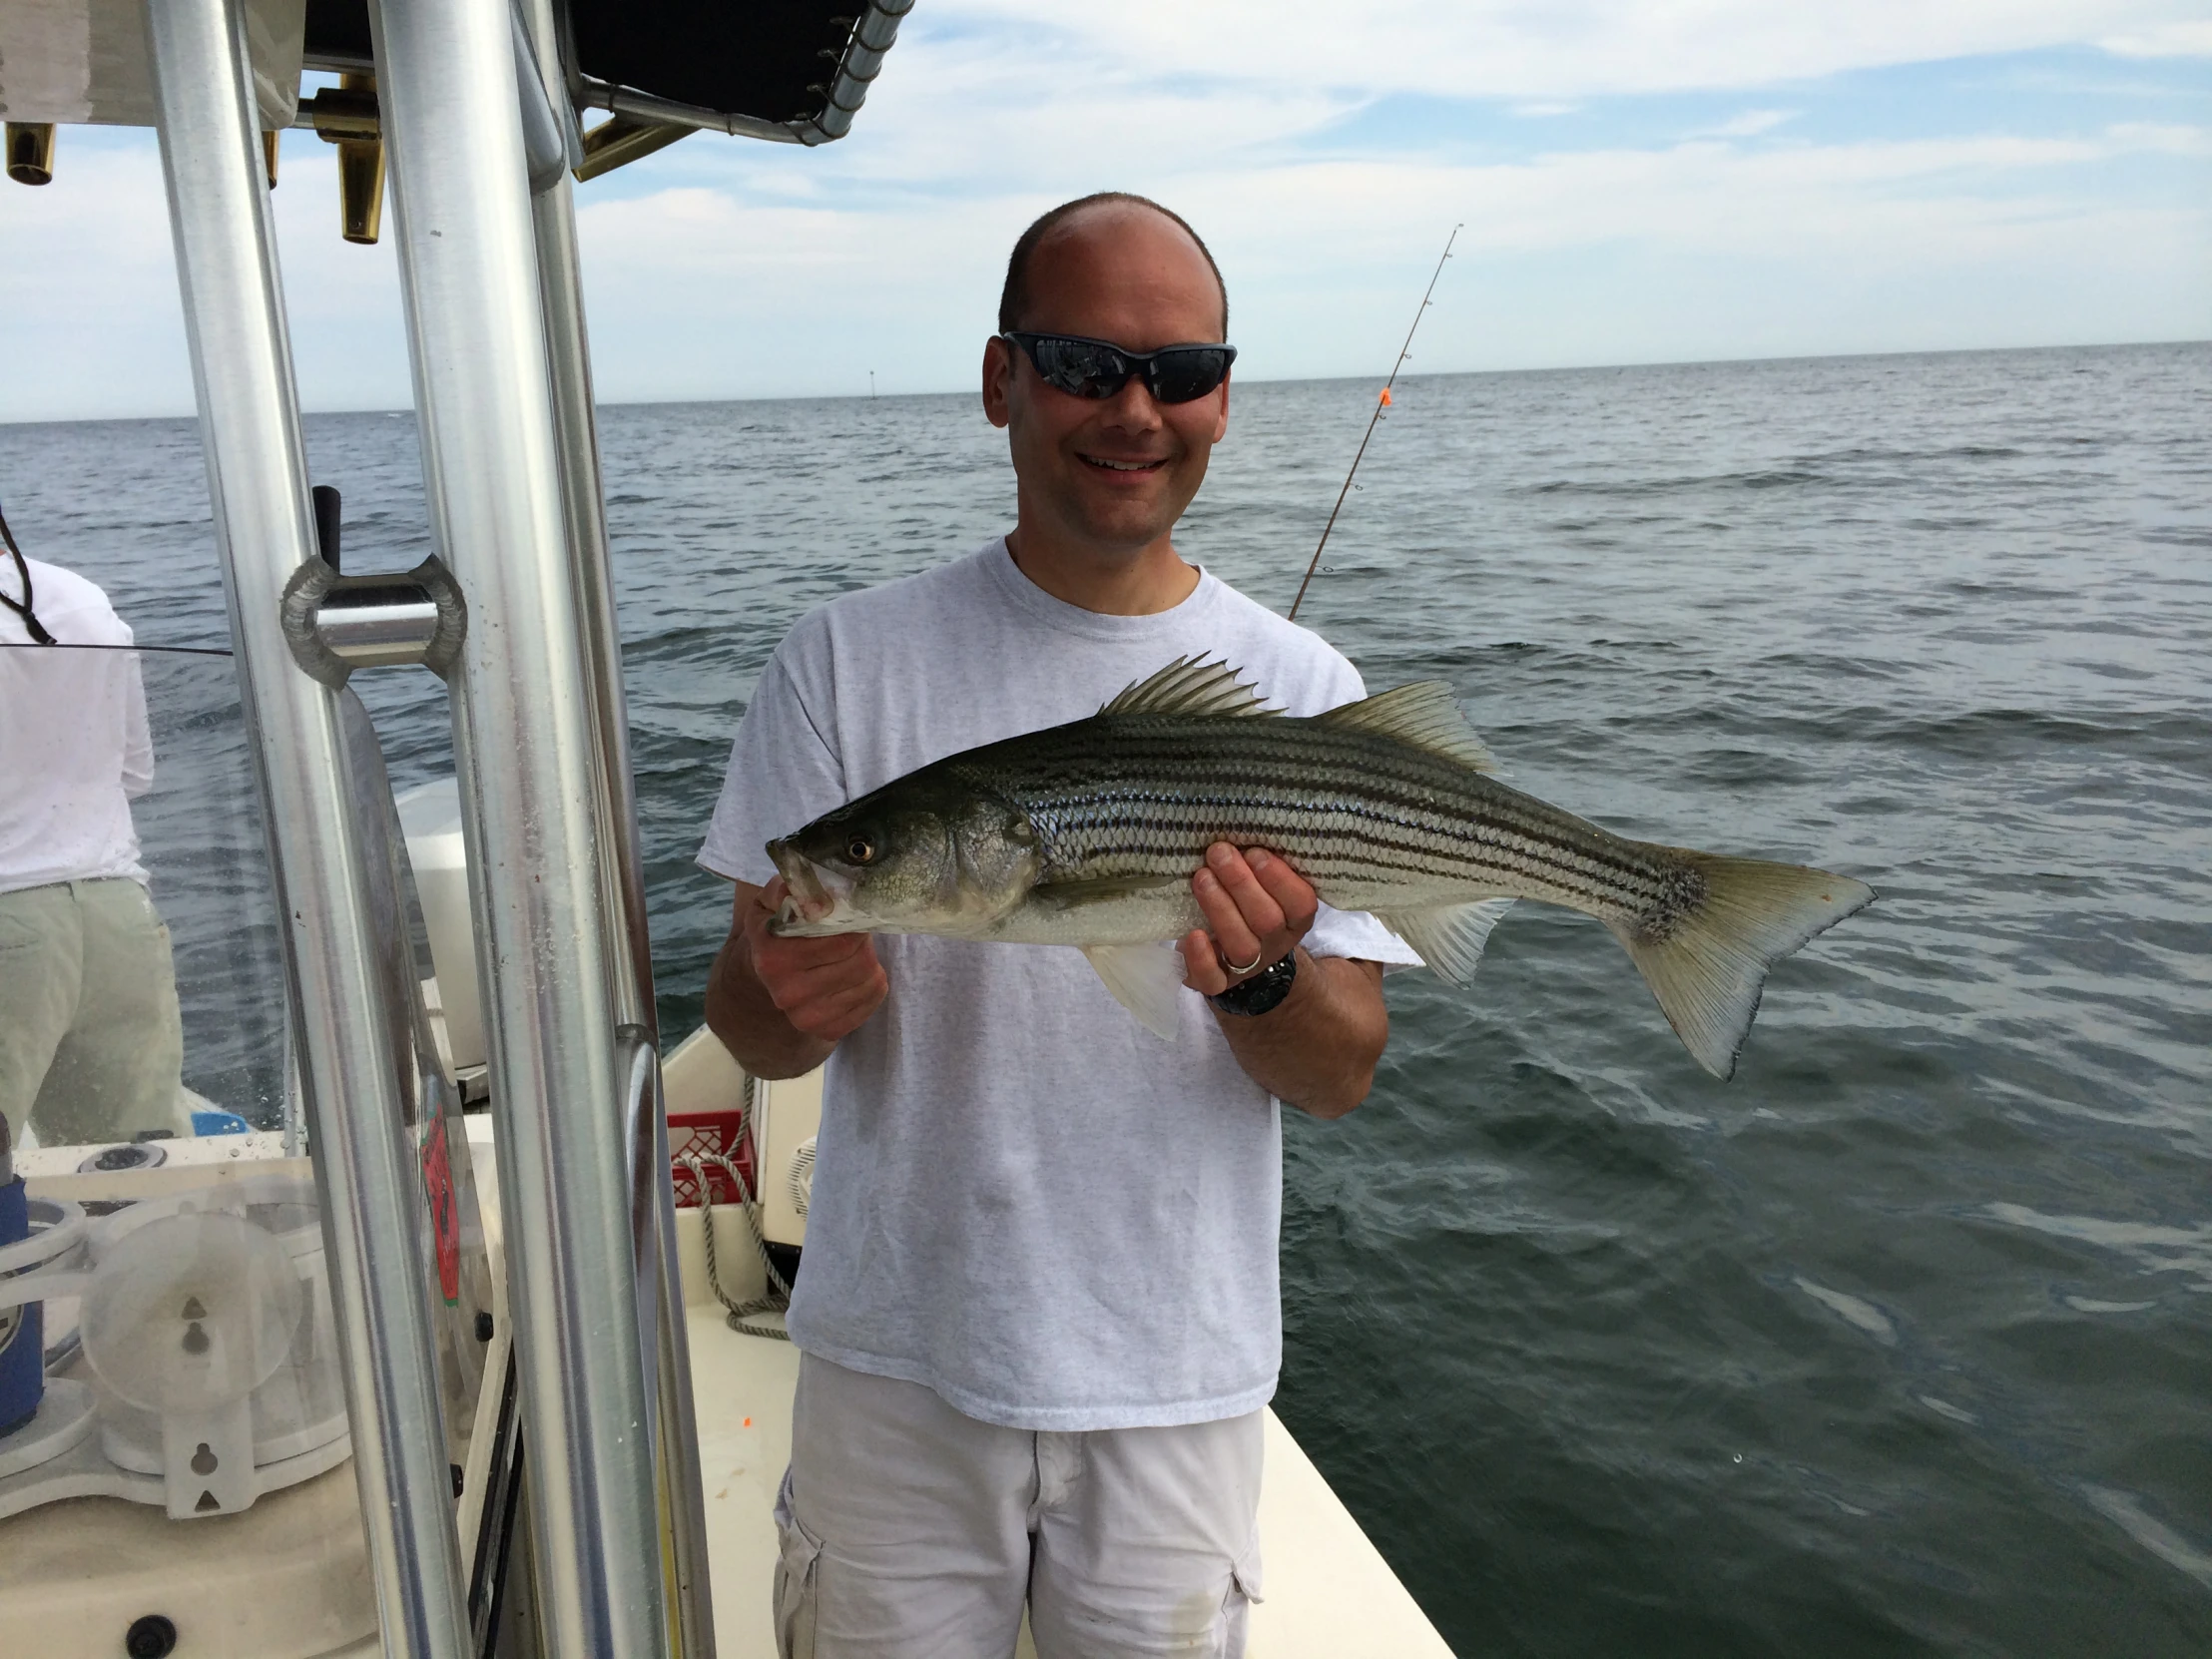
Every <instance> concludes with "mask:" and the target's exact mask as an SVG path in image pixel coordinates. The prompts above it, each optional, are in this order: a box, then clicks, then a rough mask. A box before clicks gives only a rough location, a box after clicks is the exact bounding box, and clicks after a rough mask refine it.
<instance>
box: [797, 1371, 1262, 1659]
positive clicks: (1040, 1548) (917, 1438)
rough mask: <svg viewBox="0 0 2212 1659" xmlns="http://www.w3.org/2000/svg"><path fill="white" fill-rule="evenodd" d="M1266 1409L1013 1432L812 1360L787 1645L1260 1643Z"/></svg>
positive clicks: (953, 1652) (946, 1657)
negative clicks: (1252, 1627)
mask: <svg viewBox="0 0 2212 1659" xmlns="http://www.w3.org/2000/svg"><path fill="white" fill-rule="evenodd" d="M1262 1434H1263V1427H1262V1414H1261V1413H1260V1412H1258V1411H1253V1412H1250V1413H1248V1414H1246V1415H1244V1416H1241V1417H1229V1418H1226V1419H1224V1420H1222V1421H1220V1422H1194V1423H1186V1424H1183V1425H1181V1426H1179V1427H1173V1428H1102V1429H1095V1430H1093V1431H1091V1432H1089V1433H1047V1432H1032V1431H1030V1430H1028V1429H1021V1428H1000V1427H997V1426H995V1425H994V1424H991V1423H986V1422H977V1421H976V1420H975V1419H974V1418H972V1417H966V1416H962V1415H961V1414H960V1413H959V1412H958V1411H955V1410H954V1409H953V1408H952V1407H951V1406H949V1405H947V1404H946V1403H945V1402H944V1401H943V1400H941V1399H939V1398H938V1397H937V1396H936V1395H935V1394H933V1393H931V1392H930V1391H929V1390H928V1389H927V1388H924V1387H921V1386H919V1385H918V1384H916V1383H899V1382H894V1381H893V1380H891V1379H889V1378H884V1377H868V1376H864V1375H863V1374H861V1373H859V1372H855V1371H846V1370H844V1369H843V1368H842V1367H839V1366H833V1365H831V1364H830V1362H829V1361H827V1360H823V1359H820V1358H818V1357H817V1356H815V1355H812V1354H809V1355H804V1356H802V1357H801V1360H800V1367H799V1395H798V1398H797V1399H796V1400H795V1401H794V1402H793V1420H792V1463H791V1469H790V1471H789V1472H788V1473H787V1474H786V1475H785V1476H784V1489H783V1493H782V1495H781V1496H780V1498H779V1499H778V1501H777V1505H776V1523H777V1527H778V1530H779V1531H780V1532H781V1533H782V1535H783V1555H782V1559H781V1561H780V1562H779V1563H778V1565H777V1570H776V1631H777V1651H778V1652H779V1653H780V1654H781V1655H782V1656H783V1659H924V1656H926V1659H1009V1656H1010V1655H1011V1654H1012V1653H1013V1651H1014V1641H1015V1638H1016V1636H1017V1635H1018V1634H1019V1632H1020V1629H1021V1614H1022V1606H1023V1603H1024V1601H1026V1602H1027V1604H1028V1609H1029V1627H1030V1633H1031V1635H1032V1636H1033V1637H1034V1638H1035V1639H1036V1644H1037V1653H1038V1656H1039V1659H1134V1656H1136V1655H1154V1654H1158V1655H1167V1654H1177V1655H1182V1656H1184V1659H1242V1655H1243V1653H1244V1650H1245V1627H1246V1621H1247V1611H1248V1603H1250V1602H1252V1601H1255V1600H1257V1599H1259V1590H1260V1548H1259V1539H1258V1511H1259V1504H1260V1445H1261V1437H1262Z"/></svg>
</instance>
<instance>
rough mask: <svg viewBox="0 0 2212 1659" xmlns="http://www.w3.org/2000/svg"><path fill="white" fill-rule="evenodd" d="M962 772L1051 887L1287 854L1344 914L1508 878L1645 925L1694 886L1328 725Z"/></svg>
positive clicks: (1174, 736) (1416, 754)
mask: <svg viewBox="0 0 2212 1659" xmlns="http://www.w3.org/2000/svg"><path fill="white" fill-rule="evenodd" d="M1078 734H1079V735H1078ZM960 760H961V763H962V764H960V765H959V766H957V767H956V768H955V769H954V771H955V775H956V776H958V777H959V778H961V779H962V780H963V781H964V782H967V783H968V784H970V785H971V786H972V787H974V788H976V789H978V790H984V791H989V792H991V793H993V794H996V795H998V796H999V797H1001V798H1002V799H1004V800H1006V801H1007V802H1009V803H1010V804H1012V805H1013V806H1015V807H1017V808H1019V809H1020V810H1021V812H1022V813H1023V814H1024V815H1025V816H1026V817H1027V819H1028V821H1029V823H1030V824H1031V825H1032V826H1033V827H1034V828H1035V830H1036V831H1037V834H1038V839H1039V844H1040V848H1041V850H1042V853H1043V857H1044V870H1043V880H1044V881H1045V882H1046V883H1051V882H1057V881H1095V880H1101V879H1111V878H1115V877H1127V876H1142V875H1161V876H1179V875H1188V874H1189V873H1190V872H1191V871H1192V870H1193V869H1195V868H1197V867H1198V865H1199V863H1201V862H1203V861H1204V857H1205V851H1206V848H1207V847H1208V846H1209V845H1211V844H1212V843H1213V842H1215V841H1217V840H1227V841H1230V842H1232V843H1233V844H1235V845H1237V846H1240V847H1252V846H1262V847H1266V848H1267V849H1268V850H1270V851H1272V852H1277V853H1280V854H1281V855H1282V856H1283V857H1285V858H1286V859H1288V860H1289V861H1290V863H1291V864H1292V866H1293V867H1294V868H1296V869H1297V870H1298V871H1299V872H1300V873H1301V874H1303V875H1304V876H1305V877H1306V878H1307V879H1308V880H1309V881H1311V882H1313V883H1314V886H1315V890H1316V891H1317V892H1319V893H1320V894H1321V896H1322V897H1323V898H1324V899H1326V900H1327V901H1328V902H1330V903H1332V904H1334V905H1336V906H1337V907H1338V908H1340V909H1352V910H1370V909H1376V908H1379V907H1382V908H1386V907H1388V906H1389V904H1390V903H1392V902H1403V901H1404V899H1405V898H1406V897H1407V895H1408V893H1409V892H1414V891H1418V890H1419V889H1421V888H1424V887H1427V886H1430V885H1442V886H1449V887H1452V888H1455V889H1463V890H1465V891H1468V892H1471V891H1472V890H1473V888H1474V887H1476V886H1478V885H1480V883H1481V878H1482V876H1483V875H1484V874H1494V875H1495V876H1496V878H1497V881H1496V884H1494V885H1493V887H1492V889H1491V890H1492V891H1495V892H1518V893H1524V894H1525V895H1526V896H1529V897H1553V896H1556V897H1557V898H1558V899H1560V900H1563V901H1567V902H1572V903H1575V905H1576V907H1578V908H1580V907H1585V906H1589V905H1603V906H1604V907H1605V909H1606V911H1607V913H1610V914H1613V915H1616V916H1621V917H1629V916H1636V915H1639V914H1641V913H1642V912H1644V911H1645V910H1646V909H1648V908H1649V907H1650V905H1651V904H1652V903H1653V902H1655V901H1656V900H1657V899H1659V898H1660V896H1661V895H1662V894H1663V893H1664V892H1666V891H1667V890H1668V888H1669V885H1670V878H1672V879H1673V880H1679V875H1677V874H1676V872H1675V871H1674V870H1670V868H1669V867H1668V866H1667V865H1665V864H1664V863H1662V862H1661V861H1660V860H1659V859H1657V858H1654V857H1651V856H1649V855H1646V854H1642V853H1640V852H1634V851H1627V850H1624V849H1627V848H1630V847H1633V846H1634V844H1635V843H1632V842H1628V841H1625V840H1624V839H1623V838H1622V837H1620V836H1617V835H1612V834H1610V833H1608V832H1607V831H1606V830H1601V829H1599V828H1598V827H1597V826H1596V825H1593V824H1589V823H1586V822H1585V821H1583V820H1582V819H1579V818H1576V817H1574V816H1573V815H1572V814H1569V813H1563V812H1559V811H1557V810H1556V809H1553V808H1550V807H1546V806H1545V805H1544V804H1543V803H1541V802H1538V801H1535V800H1533V799H1532V798H1531V797H1528V796H1525V795H1521V794H1519V793H1518V792H1517V791H1514V790H1511V789H1508V788H1506V787H1505V786H1504V785H1502V784H1498V783H1496V782H1494V781H1492V780H1491V779H1488V778H1485V777H1484V776H1482V775H1481V774H1479V773H1474V772H1469V771H1467V770H1465V769H1464V768H1461V767H1455V766H1453V765H1451V764H1450V763H1448V762H1443V761H1440V760H1438V759H1437V758H1435V757H1433V756H1430V755H1428V754H1425V753H1423V752H1422V751H1419V750H1416V749H1412V748H1410V747H1408V746H1406V745H1403V744H1398V743H1393V742H1391V741H1389V740H1387V739H1377V738H1373V737H1368V736H1365V735H1363V736H1362V737H1360V738H1358V739H1355V738H1353V737H1352V736H1351V735H1349V734H1345V733H1342V732H1340V731H1338V730H1336V729H1334V728H1332V727H1330V726H1328V725H1326V724H1323V723H1322V722H1320V721H1318V720H1312V719H1288V718H1281V719H1268V720H1223V719H1219V718H1211V719H1209V718H1180V719H1178V718H1174V717H1159V716H1116V715H1102V716H1098V717H1095V718H1093V719H1091V720H1087V721H1081V722H1077V723H1075V725H1074V726H1073V727H1059V728H1054V729H1052V730H1050V731H1047V732H1042V733H1033V734H1031V735H1029V736H1027V737H1022V738H1014V739H1010V740H1007V741H1005V742H1003V743H998V744H993V745H991V746H989V747H988V748H985V749H982V750H977V751H974V752H973V753H972V754H971V755H969V756H965V757H961V758H960ZM1285 778H1292V779H1297V780H1298V782H1297V783H1296V784H1295V785H1294V784H1287V783H1280V782H1275V780H1280V779H1285ZM1531 883H1534V884H1536V886H1537V887H1540V888H1541V890H1534V889H1532V887H1531V885H1530V884H1531Z"/></svg>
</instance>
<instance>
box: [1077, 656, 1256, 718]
mask: <svg viewBox="0 0 2212 1659" xmlns="http://www.w3.org/2000/svg"><path fill="white" fill-rule="evenodd" d="M1242 673H1243V671H1242V670H1240V669H1234V668H1231V667H1230V666H1229V665H1228V664H1227V663H1208V662H1201V661H1199V659H1198V658H1196V657H1178V658H1176V659H1175V661H1174V662H1172V663H1170V664H1168V666H1167V667H1166V668H1163V669H1162V670H1160V672H1159V673H1157V674H1154V675H1151V676H1149V677H1148V678H1146V679H1143V680H1139V681H1136V682H1135V683H1133V684H1132V685H1130V686H1128V687H1126V688H1124V689H1123V691H1122V693H1121V695H1120V696H1118V697H1116V698H1114V699H1113V700H1112V701H1110V702H1109V703H1107V705H1106V706H1105V707H1104V708H1102V709H1100V710H1099V711H1098V712H1099V713H1100V714H1102V715H1212V716H1215V717H1216V718H1219V719H1238V718H1244V717H1250V716H1255V715H1279V714H1281V713H1282V712H1283V711H1282V710H1281V709H1270V708H1266V707H1263V706H1262V702H1261V698H1260V693H1259V691H1258V690H1257V689H1256V688H1254V687H1252V686H1250V685H1247V684H1246V683H1245V681H1244V679H1243V678H1242Z"/></svg>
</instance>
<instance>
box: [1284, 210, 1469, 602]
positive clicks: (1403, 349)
mask: <svg viewBox="0 0 2212 1659" xmlns="http://www.w3.org/2000/svg"><path fill="white" fill-rule="evenodd" d="M1465 228H1466V227H1465V226H1464V225H1454V226H1453V227H1452V228H1451V235H1450V236H1448V237H1446V238H1444V251H1443V257H1442V258H1441V259H1439V260H1437V262H1436V269H1435V271H1434V272H1433V273H1431V274H1430V276H1429V278H1428V286H1427V287H1425V288H1423V289H1422V290H1421V296H1420V304H1419V305H1417V306H1415V307H1414V310H1413V326H1412V327H1411V328H1408V329H1406V330H1405V343H1404V344H1403V345H1401V346H1399V347H1398V350H1397V361H1396V362H1393V363H1392V364H1390V377H1389V378H1388V379H1387V380H1385V381H1383V395H1382V396H1381V397H1378V398H1377V399H1376V400H1375V413H1374V414H1372V415H1370V416H1368V429H1367V433H1366V435H1365V436H1363V437H1362V438H1361V439H1360V453H1359V454H1357V455H1355V456H1353V457H1352V470H1351V471H1350V472H1348V473H1346V474H1345V487H1344V488H1343V489H1341V490H1339V491H1338V492H1337V504H1336V506H1334V507H1332V508H1330V510H1329V522H1328V523H1327V524H1324V525H1323V526H1322V527H1321V540H1320V542H1319V543H1317V544H1316V545H1315V548H1314V556H1313V558H1312V559H1310V560H1309V561H1308V562H1307V565H1306V578H1305V580H1304V581H1302V582H1300V583H1299V585H1298V597H1297V598H1296V599H1294V600H1292V601H1291V609H1290V615H1289V617H1288V618H1287V619H1286V620H1288V621H1291V622H1296V621H1297V620H1298V608H1299V606H1301V605H1303V604H1305V603H1306V589H1307V587H1308V586H1309V585H1310V584H1311V583H1312V582H1313V580H1314V572H1315V571H1317V570H1319V569H1321V550H1322V549H1323V548H1324V547H1327V546H1328V545H1329V532H1330V531H1332V530H1334V529H1336V527H1337V515H1338V514H1339V513H1341V512H1343V511H1344V510H1345V497H1346V496H1348V495H1350V494H1351V493H1352V480H1353V479H1354V478H1356V477H1358V476H1359V472H1360V461H1361V459H1362V457H1364V456H1365V455H1366V454H1367V452H1368V439H1369V438H1372V437H1374V436H1375V424H1376V422H1377V421H1379V420H1381V419H1382V418H1383V410H1384V409H1386V408H1388V407H1389V406H1390V388H1391V387H1392V386H1394V385H1396V384H1397V371H1398V369H1399V368H1400V367H1401V366H1402V365H1403V364H1404V361H1405V359H1406V358H1407V357H1409V356H1411V355H1412V354H1413V334H1414V331H1415V330H1416V329H1418V328H1419V327H1420V319H1421V313H1422V312H1424V311H1426V310H1427V309H1428V303H1429V301H1428V296H1429V295H1430V294H1432V293H1434V292H1435V291H1436V278H1437V277H1441V276H1442V275H1443V274H1444V260H1448V259H1450V258H1451V245H1452V244H1453V243H1455V242H1457V241H1458V240H1459V233H1460V232H1461V231H1462V230H1464V229H1465Z"/></svg>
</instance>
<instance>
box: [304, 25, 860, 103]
mask: <svg viewBox="0 0 2212 1659" xmlns="http://www.w3.org/2000/svg"><path fill="white" fill-rule="evenodd" d="M865 4H866V0H742V3H736V4H734V3H733V0H650V3H647V0H569V3H568V7H567V11H568V23H569V30H570V37H571V39H572V40H573V42H574V57H573V58H572V59H571V60H570V64H569V67H570V68H572V69H574V70H578V71H580V72H581V73H583V74H585V75H589V76H592V77H594V78H596V79H598V80H602V81H607V82H611V83H612V84H614V85H616V86H620V87H630V88H633V89H635V90H636V91H639V92H647V93H651V94H652V95H653V96H654V97H656V98H668V99H673V100H675V101H676V102H677V103H680V104H694V105H697V106H698V107H700V108H701V109H707V110H713V111H716V112H717V113H719V114H722V115H747V116H753V117H755V118H756V119H758V120H762V121H775V122H787V121H803V120H810V119H814V118H817V117H819V116H821V114H822V113H823V111H824V110H825V109H826V108H827V107H828V104H829V94H828V88H829V85H830V78H831V77H832V76H834V75H835V74H836V70H837V59H838V57H839V56H840V55H841V54H842V53H843V51H844V47H845V43H846V42H847V41H848V40H850V39H851V36H852V30H853V26H854V23H855V21H856V19H857V17H858V15H859V14H860V13H861V12H862V11H863V10H864V9H865ZM306 56H307V61H308V63H310V64H313V63H316V62H317V61H323V62H338V61H344V62H354V63H363V64H365V63H366V62H367V61H368V59H369V56H370V48H369V33H368V6H367V4H366V0H307V39H306Z"/></svg>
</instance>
